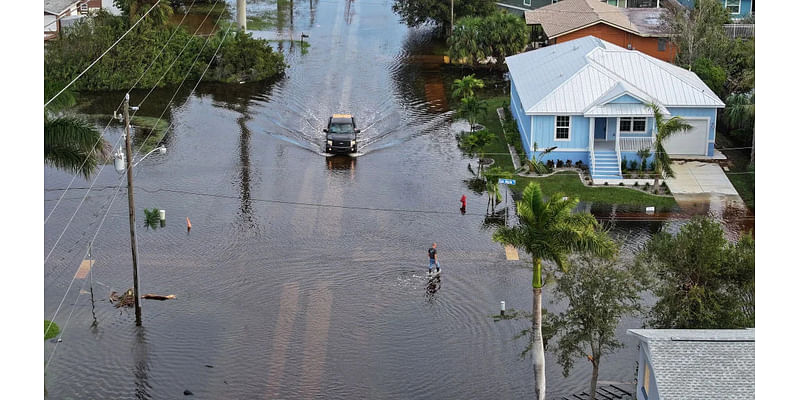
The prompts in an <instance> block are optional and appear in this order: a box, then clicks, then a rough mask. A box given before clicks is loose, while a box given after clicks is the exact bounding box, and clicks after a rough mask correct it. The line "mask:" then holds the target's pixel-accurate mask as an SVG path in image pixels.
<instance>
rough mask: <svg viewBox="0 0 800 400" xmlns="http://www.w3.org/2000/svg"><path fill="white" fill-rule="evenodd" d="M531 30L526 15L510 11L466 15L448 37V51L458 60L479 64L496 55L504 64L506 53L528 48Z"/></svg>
mask: <svg viewBox="0 0 800 400" xmlns="http://www.w3.org/2000/svg"><path fill="white" fill-rule="evenodd" d="M528 32H529V28H528V26H527V25H525V21H524V20H523V19H522V18H520V17H518V16H516V15H512V14H509V13H507V12H501V11H496V12H494V13H492V14H490V15H488V16H486V17H466V18H462V19H460V20H458V23H457V24H456V26H455V27H454V29H453V34H452V35H451V36H450V37H449V38H448V39H447V45H448V53H449V55H450V58H451V59H452V60H454V61H455V62H460V63H466V64H475V63H478V62H483V60H485V59H487V57H494V58H495V59H496V62H497V63H498V64H502V63H503V62H504V61H505V58H506V57H508V56H511V55H514V54H517V53H519V52H521V51H522V50H523V49H525V46H526V45H527V44H528V37H529V36H530V35H529V33H528Z"/></svg>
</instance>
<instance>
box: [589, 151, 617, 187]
mask: <svg viewBox="0 0 800 400" xmlns="http://www.w3.org/2000/svg"><path fill="white" fill-rule="evenodd" d="M589 172H590V173H591V175H592V179H594V180H617V179H619V180H621V179H622V176H621V175H620V174H619V159H618V158H617V153H616V152H615V151H595V152H594V168H591V170H590V171H589Z"/></svg>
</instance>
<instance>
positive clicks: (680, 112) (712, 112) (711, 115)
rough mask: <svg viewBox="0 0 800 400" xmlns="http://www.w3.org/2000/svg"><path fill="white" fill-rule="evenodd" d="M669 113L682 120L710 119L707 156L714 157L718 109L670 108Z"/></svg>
mask: <svg viewBox="0 0 800 400" xmlns="http://www.w3.org/2000/svg"><path fill="white" fill-rule="evenodd" d="M668 110H669V113H670V114H672V116H673V117H674V116H678V117H682V118H687V119H692V118H708V120H709V124H708V136H707V139H708V142H709V143H708V144H707V145H706V155H707V156H713V155H714V142H715V141H716V131H717V109H716V108H682V107H668Z"/></svg>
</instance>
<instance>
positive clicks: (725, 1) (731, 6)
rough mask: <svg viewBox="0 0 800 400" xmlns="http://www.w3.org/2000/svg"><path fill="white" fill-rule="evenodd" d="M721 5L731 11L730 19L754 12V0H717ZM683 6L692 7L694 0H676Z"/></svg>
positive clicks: (740, 17)
mask: <svg viewBox="0 0 800 400" xmlns="http://www.w3.org/2000/svg"><path fill="white" fill-rule="evenodd" d="M719 2H720V3H722V6H723V7H725V9H726V10H728V12H729V13H731V19H734V20H737V19H742V18H744V17H746V16H747V15H748V14H753V15H755V14H756V0H719ZM678 3H681V4H682V5H683V6H684V7H687V8H692V7H694V0H678Z"/></svg>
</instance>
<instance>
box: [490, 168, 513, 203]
mask: <svg viewBox="0 0 800 400" xmlns="http://www.w3.org/2000/svg"><path fill="white" fill-rule="evenodd" d="M483 176H484V178H486V192H487V193H489V203H487V204H486V213H487V214H488V213H489V205H491V206H492V214H494V207H495V206H496V205H497V203H500V202H502V201H503V196H502V195H500V184H499V183H498V180H500V179H511V178H512V176H513V175H512V174H511V172H508V171H505V170H503V168H501V167H492V168H489V169H488V170H486V172H485V173H484V174H483Z"/></svg>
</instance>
